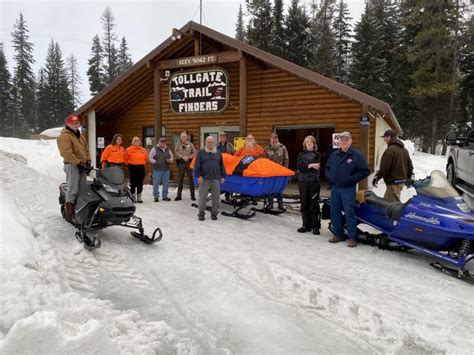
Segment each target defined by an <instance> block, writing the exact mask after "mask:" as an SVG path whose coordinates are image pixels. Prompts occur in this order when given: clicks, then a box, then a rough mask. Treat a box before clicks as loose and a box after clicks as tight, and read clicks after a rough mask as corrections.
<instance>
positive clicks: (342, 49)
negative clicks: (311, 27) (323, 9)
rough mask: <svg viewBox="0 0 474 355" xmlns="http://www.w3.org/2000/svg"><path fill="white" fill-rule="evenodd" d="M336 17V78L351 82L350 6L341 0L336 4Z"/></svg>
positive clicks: (343, 81) (334, 24)
mask: <svg viewBox="0 0 474 355" xmlns="http://www.w3.org/2000/svg"><path fill="white" fill-rule="evenodd" d="M335 12H336V17H335V18H334V23H333V28H334V36H335V53H334V59H335V71H334V79H335V80H337V81H339V82H341V83H344V84H347V83H348V82H349V67H350V54H351V38H352V36H351V24H350V21H351V20H352V17H350V16H349V6H348V5H347V4H346V3H345V2H344V0H340V1H339V3H338V4H337V5H336V10H335Z"/></svg>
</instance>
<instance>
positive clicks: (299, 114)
mask: <svg viewBox="0 0 474 355" xmlns="http://www.w3.org/2000/svg"><path fill="white" fill-rule="evenodd" d="M75 113H76V114H78V115H80V116H81V117H82V120H83V123H84V124H85V126H86V130H87V135H88V141H89V147H90V150H91V152H94V151H95V152H96V154H95V155H94V154H92V159H93V164H94V165H96V164H97V160H98V157H99V154H100V149H99V148H98V146H97V143H98V142H99V144H103V143H104V142H105V144H108V143H109V142H110V141H111V139H112V136H113V135H114V134H115V133H121V134H123V136H124V141H125V146H128V145H129V144H130V143H129V142H130V141H131V139H132V137H134V136H138V137H141V138H142V141H143V142H144V146H145V147H147V148H148V149H150V148H151V147H153V146H154V145H155V143H156V142H157V141H158V138H159V137H160V136H166V137H167V142H168V145H169V146H170V147H171V148H172V149H174V146H175V144H176V143H177V141H178V137H179V134H180V132H181V131H183V130H186V131H187V132H188V133H189V134H190V135H191V141H192V142H193V143H194V145H195V146H196V148H197V149H199V148H202V147H203V143H204V139H205V137H207V136H208V135H213V136H215V137H216V138H217V137H218V136H219V134H220V132H222V131H225V132H227V136H228V138H230V139H232V138H234V137H243V136H246V135H247V134H249V133H251V134H253V135H254V136H255V138H256V140H257V143H259V144H260V145H262V146H265V145H266V144H268V141H269V137H270V134H271V133H273V132H276V133H278V135H279V139H280V142H281V143H283V144H284V145H286V146H287V148H288V152H289V156H290V168H293V169H294V168H295V165H296V157H297V154H298V153H299V152H300V151H301V150H302V142H303V139H304V137H305V136H306V135H308V134H312V135H314V136H315V137H316V139H317V142H318V147H319V150H320V151H321V153H322V156H323V162H324V156H325V154H326V153H327V151H328V149H330V147H331V144H332V135H333V133H337V132H342V131H349V132H351V133H352V136H353V146H354V147H356V148H358V149H359V150H361V151H362V152H363V154H365V156H366V157H367V159H368V161H369V164H370V167H371V169H372V170H373V169H374V168H375V167H376V164H377V161H378V160H379V159H380V154H381V151H382V147H383V146H384V142H383V139H382V138H380V136H381V135H382V134H383V132H384V131H385V130H386V129H393V130H395V131H397V132H398V133H399V134H402V133H403V132H402V129H401V127H400V125H399V123H398V121H397V118H396V117H395V114H394V112H393V111H392V109H391V107H390V105H389V104H388V103H386V102H384V101H381V100H379V99H377V98H374V97H372V96H369V95H367V94H364V93H363V92H361V91H358V90H355V89H353V88H351V87H349V86H347V85H344V84H341V83H339V82H336V81H334V80H332V79H329V78H327V77H324V76H322V75H320V74H318V73H315V72H313V71H311V70H308V69H305V68H303V67H300V66H298V65H296V64H294V63H291V62H289V61H286V60H284V59H282V58H279V57H277V56H275V55H272V54H270V53H268V52H265V51H262V50H260V49H258V48H256V47H253V46H251V45H249V44H246V43H244V42H241V41H238V40H236V39H234V38H231V37H229V36H226V35H224V34H222V33H220V32H217V31H215V30H213V29H211V28H208V27H206V26H203V25H200V24H197V23H195V22H193V21H190V22H188V23H187V24H186V25H185V26H183V27H182V28H180V29H179V30H178V29H173V30H172V33H171V35H170V37H168V38H167V39H166V40H165V41H164V42H163V43H161V44H160V45H159V46H158V47H156V48H155V49H154V50H152V51H151V52H150V53H149V54H147V55H146V56H145V57H144V58H142V59H141V60H140V61H138V62H137V63H136V64H135V65H133V66H132V67H131V68H130V69H129V70H128V71H126V72H124V73H123V74H122V75H121V76H120V77H119V78H117V79H116V80H115V81H113V82H112V83H110V84H109V85H108V86H107V87H105V88H104V89H103V90H102V91H101V92H99V93H98V94H97V95H96V96H94V97H93V98H91V99H90V100H89V101H88V102H86V103H85V104H84V105H83V106H82V107H80V108H79V109H78V110H77V111H76V112H75ZM176 176H177V175H176V166H175V165H173V167H172V171H171V177H172V179H173V178H176Z"/></svg>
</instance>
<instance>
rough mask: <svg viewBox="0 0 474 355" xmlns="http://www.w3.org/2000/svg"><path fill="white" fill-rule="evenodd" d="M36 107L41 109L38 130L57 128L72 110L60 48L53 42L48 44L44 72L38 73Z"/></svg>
mask: <svg viewBox="0 0 474 355" xmlns="http://www.w3.org/2000/svg"><path fill="white" fill-rule="evenodd" d="M40 76H42V78H40V87H41V88H40V90H38V96H39V100H38V107H42V108H43V110H44V112H41V115H40V116H41V121H40V122H39V129H40V130H44V129H47V128H51V127H57V126H60V125H62V124H63V123H64V119H65V117H66V116H67V115H68V114H70V113H71V112H72V110H73V104H72V96H71V93H70V91H69V87H68V75H67V70H66V67H65V65H64V60H63V58H62V52H61V48H60V47H59V44H58V43H55V42H54V41H53V40H52V41H51V43H50V44H49V47H48V54H47V56H46V64H45V68H44V71H42V72H40Z"/></svg>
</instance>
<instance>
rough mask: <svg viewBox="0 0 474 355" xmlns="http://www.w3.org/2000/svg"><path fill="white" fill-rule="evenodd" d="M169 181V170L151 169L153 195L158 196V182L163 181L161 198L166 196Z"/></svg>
mask: <svg viewBox="0 0 474 355" xmlns="http://www.w3.org/2000/svg"><path fill="white" fill-rule="evenodd" d="M169 181H170V171H169V170H153V196H154V197H160V184H161V183H163V188H162V195H163V198H167V197H168V183H169Z"/></svg>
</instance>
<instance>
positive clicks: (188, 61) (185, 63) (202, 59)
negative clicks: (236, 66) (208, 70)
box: [176, 54, 217, 67]
mask: <svg viewBox="0 0 474 355" xmlns="http://www.w3.org/2000/svg"><path fill="white" fill-rule="evenodd" d="M216 62H217V55H215V54H214V55H199V56H196V57H186V58H179V59H176V65H177V66H178V67H189V66H193V65H205V64H214V63H216Z"/></svg>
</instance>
